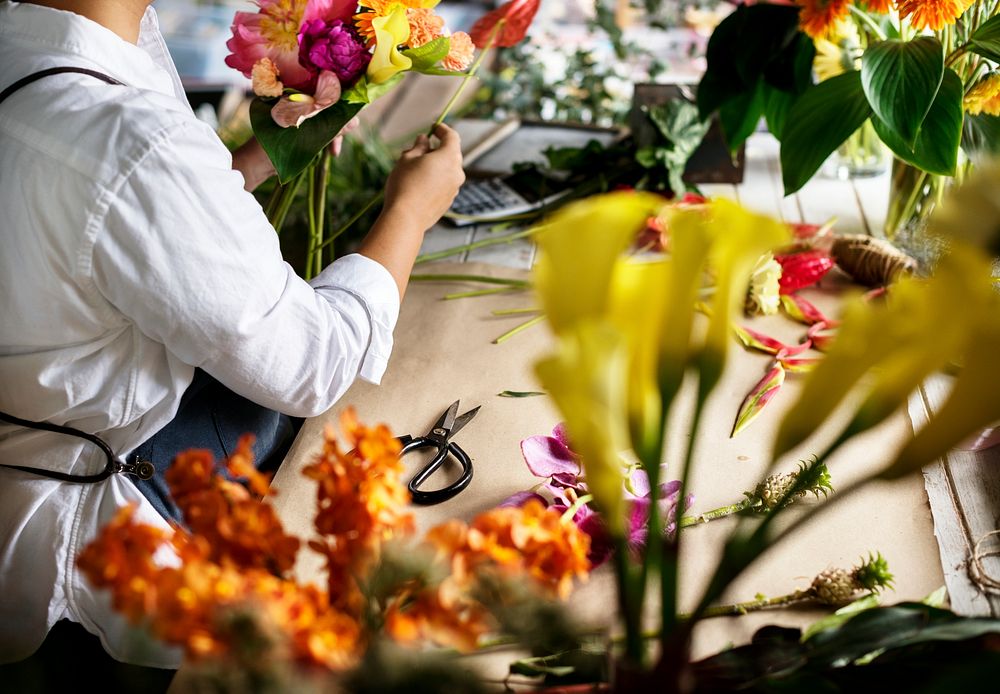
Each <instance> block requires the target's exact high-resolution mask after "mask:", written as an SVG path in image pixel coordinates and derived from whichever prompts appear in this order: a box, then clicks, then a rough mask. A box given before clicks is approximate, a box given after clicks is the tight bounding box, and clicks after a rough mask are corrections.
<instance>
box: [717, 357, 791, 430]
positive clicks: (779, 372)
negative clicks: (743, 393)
mask: <svg viewBox="0 0 1000 694" xmlns="http://www.w3.org/2000/svg"><path fill="white" fill-rule="evenodd" d="M784 382H785V369H784V367H783V366H782V365H781V364H780V363H778V364H775V365H774V366H773V367H772V368H771V370H770V371H768V372H767V373H766V374H764V378H762V379H760V381H759V382H758V383H757V385H755V386H754V388H753V390H751V391H750V393H749V394H748V395H747V397H746V399H745V400H744V401H743V405H742V406H741V407H740V412H739V414H738V415H737V416H736V423H735V424H734V425H733V433H732V434H730V435H729V437H730V438H732V437H733V436H736V435H737V434H738V433H740V432H741V431H743V430H744V429H746V428H747V427H748V426H749V425H750V422H752V421H753V420H754V419H756V418H757V415H759V414H760V413H761V411H762V410H763V409H764V406H765V405H767V403H768V402H770V401H771V398H773V397H774V396H775V395H776V394H777V393H778V390H779V389H780V388H781V385H782V384H783V383H784Z"/></svg>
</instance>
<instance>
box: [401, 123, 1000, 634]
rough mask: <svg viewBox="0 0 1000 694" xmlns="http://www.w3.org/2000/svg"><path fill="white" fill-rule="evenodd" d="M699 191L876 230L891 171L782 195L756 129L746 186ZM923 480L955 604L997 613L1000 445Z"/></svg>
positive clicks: (933, 396) (454, 237)
mask: <svg viewBox="0 0 1000 694" xmlns="http://www.w3.org/2000/svg"><path fill="white" fill-rule="evenodd" d="M456 127H457V128H458V130H459V132H460V133H461V134H462V137H463V144H464V147H465V148H466V149H467V150H468V149H471V148H472V147H474V146H475V144H476V143H477V142H478V141H480V140H481V139H482V138H483V137H485V136H486V135H488V134H489V132H491V131H492V129H493V128H495V127H496V125H495V124H493V123H489V122H486V121H471V120H466V121H459V122H458V124H457V126H456ZM701 189H702V192H704V193H705V194H706V195H710V196H718V197H725V198H729V199H732V200H736V201H738V202H740V203H741V204H742V205H744V206H745V207H747V208H750V209H752V210H755V211H758V212H762V213H766V214H769V215H772V216H774V217H776V218H779V219H782V220H784V221H787V222H805V223H813V224H822V223H824V222H826V221H827V220H829V219H831V218H836V225H835V230H836V231H837V232H838V233H843V234H855V233H861V234H873V235H879V234H880V232H881V229H882V226H883V223H884V221H885V215H886V208H887V203H888V192H889V175H888V173H883V174H881V175H878V176H873V177H869V178H861V179H853V180H840V179H836V178H830V177H825V176H822V175H817V176H816V177H814V178H813V179H812V180H811V181H809V183H807V184H806V185H805V186H804V187H803V188H802V190H800V191H799V192H798V193H795V194H793V195H790V196H787V197H786V196H784V194H783V190H782V183H781V171H780V165H779V158H778V142H777V141H776V140H775V139H774V138H773V137H772V136H771V135H769V134H766V133H756V134H754V135H752V136H751V137H750V138H749V140H748V142H747V147H746V172H745V176H744V181H743V183H741V184H738V185H729V184H710V185H702V186H701ZM495 233H496V232H492V231H490V225H480V226H478V227H476V226H473V227H465V228H461V229H456V228H454V227H450V226H447V225H443V224H442V225H438V226H436V227H434V228H433V229H431V230H430V231H429V232H428V233H427V235H426V237H425V240H424V244H423V247H422V249H421V252H422V253H431V252H436V251H441V250H445V249H448V248H452V247H455V246H459V245H462V244H467V243H470V242H474V241H478V240H481V239H486V238H489V237H490V236H491V235H495ZM534 258H535V247H534V244H533V243H532V242H531V241H530V240H527V239H519V240H516V241H512V242H510V243H506V244H500V245H492V246H487V247H484V248H480V249H476V250H472V251H466V252H463V253H461V254H459V255H456V256H454V257H452V258H450V260H452V261H459V262H479V263H489V264H491V265H497V266H502V267H508V268H513V269H518V270H526V269H530V268H531V266H532V265H533V263H534ZM947 393H948V386H947V381H946V379H943V378H936V379H931V380H929V381H928V383H926V384H925V385H924V386H923V387H922V388H921V389H920V391H919V392H917V393H916V394H914V396H913V398H912V400H911V403H910V407H909V415H910V418H911V421H912V422H913V424H914V426H920V425H921V424H922V423H923V422H924V421H926V418H927V416H928V413H931V412H933V411H934V410H935V409H936V408H938V407H940V405H941V404H942V403H943V402H944V399H945V398H946V396H947ZM924 481H925V487H926V490H927V495H928V501H929V503H930V507H931V512H932V515H933V519H934V534H935V536H936V538H937V541H938V547H939V550H940V556H941V565H942V569H943V571H944V575H945V582H946V585H947V587H948V591H949V594H950V598H951V602H952V607H953V608H954V609H955V610H956V611H958V612H961V613H963V614H976V615H992V616H994V617H1000V595H997V594H995V593H993V594H991V593H989V592H984V591H983V590H981V589H980V588H979V587H978V586H977V584H976V583H975V582H974V581H973V580H972V579H971V578H970V573H969V564H970V557H972V555H973V551H974V547H975V545H976V542H977V541H978V540H979V539H980V538H982V537H984V536H985V535H986V534H987V533H989V532H990V531H993V530H996V529H997V528H998V526H1000V446H998V447H996V448H993V449H989V450H986V451H981V452H969V451H953V452H952V453H951V454H949V455H948V456H946V457H945V458H944V459H942V460H941V461H939V462H938V463H936V464H934V465H932V466H930V467H928V468H927V469H926V470H925V471H924ZM993 546H994V547H995V545H993ZM983 566H984V568H985V569H986V571H987V572H988V573H989V574H990V575H992V576H1000V557H997V556H991V557H987V558H986V559H985V560H984V563H983Z"/></svg>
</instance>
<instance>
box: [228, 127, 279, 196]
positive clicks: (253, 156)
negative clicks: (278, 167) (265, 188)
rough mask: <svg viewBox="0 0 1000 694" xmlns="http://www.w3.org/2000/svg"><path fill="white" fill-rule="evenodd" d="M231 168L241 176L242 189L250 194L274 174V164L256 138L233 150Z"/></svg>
mask: <svg viewBox="0 0 1000 694" xmlns="http://www.w3.org/2000/svg"><path fill="white" fill-rule="evenodd" d="M233 168H234V169H236V170H237V171H239V172H240V173H241V174H243V181H244V183H243V187H244V188H246V190H247V191H249V192H251V193H252V192H253V191H254V189H255V188H256V187H257V186H259V185H260V184H261V183H263V182H264V181H266V180H267V179H269V178H271V176H273V175H274V174H275V171H274V164H272V163H271V159H270V157H268V156H267V152H265V151H264V148H263V147H261V146H260V143H259V142H258V141H257V138H256V137H251V138H250V139H249V140H247V142H246V144H244V145H242V146H241V147H238V148H237V149H235V150H233Z"/></svg>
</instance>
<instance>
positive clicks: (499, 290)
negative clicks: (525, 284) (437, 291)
mask: <svg viewBox="0 0 1000 694" xmlns="http://www.w3.org/2000/svg"><path fill="white" fill-rule="evenodd" d="M521 289H522V287H495V288H493V289H476V290H473V291H469V292H456V293H454V294H445V295H444V298H445V301H451V300H452V299H472V298H475V297H477V296H493V295H495V294H508V293H510V292H517V291H521Z"/></svg>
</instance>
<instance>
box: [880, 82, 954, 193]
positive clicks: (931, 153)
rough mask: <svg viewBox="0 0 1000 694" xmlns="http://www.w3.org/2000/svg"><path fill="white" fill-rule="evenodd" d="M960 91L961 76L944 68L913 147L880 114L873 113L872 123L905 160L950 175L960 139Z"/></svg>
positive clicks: (928, 170) (883, 139)
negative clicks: (935, 95) (942, 75)
mask: <svg viewBox="0 0 1000 694" xmlns="http://www.w3.org/2000/svg"><path fill="white" fill-rule="evenodd" d="M962 93H963V89H962V80H961V78H960V77H959V76H958V75H956V74H955V72H954V71H952V70H945V72H944V79H943V80H942V81H941V88H940V89H939V90H938V94H937V97H936V98H935V99H934V103H933V104H931V109H930V111H928V112H927V118H925V119H924V124H923V126H921V128H920V132H919V133H918V134H917V140H916V142H915V143H914V144H913V146H912V147H911V146H909V145H907V144H906V143H905V142H904V141H902V140H901V139H900V138H899V136H898V135H897V134H896V133H895V131H894V130H892V129H891V128H889V127H888V125H887V124H886V123H884V122H882V121H881V120H880V119H879V118H877V117H873V118H872V125H873V126H875V132H877V133H878V136H879V137H880V138H882V141H883V142H884V143H885V144H887V145H888V146H889V149H891V150H892V151H893V153H894V154H895V155H896V156H897V157H899V158H900V159H902V160H903V161H905V162H906V163H907V164H911V165H912V166H915V167H917V168H918V169H920V170H922V171H926V172H928V173H932V174H939V175H941V176H953V175H955V167H956V166H957V165H958V148H959V145H960V143H961V140H962Z"/></svg>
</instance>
